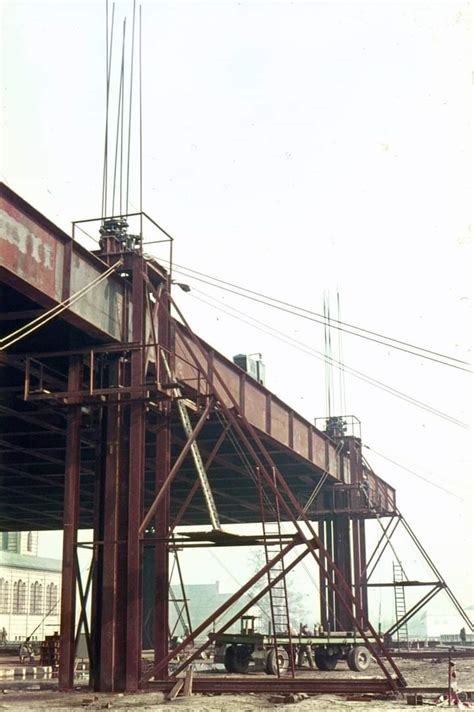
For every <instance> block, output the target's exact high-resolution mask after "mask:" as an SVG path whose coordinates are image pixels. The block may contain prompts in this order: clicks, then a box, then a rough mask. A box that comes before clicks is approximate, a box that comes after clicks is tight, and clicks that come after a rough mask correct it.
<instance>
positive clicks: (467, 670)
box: [0, 658, 474, 712]
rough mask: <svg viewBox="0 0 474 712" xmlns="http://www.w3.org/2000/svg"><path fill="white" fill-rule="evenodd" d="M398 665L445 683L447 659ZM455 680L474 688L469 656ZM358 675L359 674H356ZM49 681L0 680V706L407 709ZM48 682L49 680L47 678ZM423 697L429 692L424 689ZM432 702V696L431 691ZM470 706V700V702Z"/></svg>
mask: <svg viewBox="0 0 474 712" xmlns="http://www.w3.org/2000/svg"><path fill="white" fill-rule="evenodd" d="M399 666H400V669H401V671H402V673H403V675H404V676H405V678H406V680H407V682H408V685H409V686H414V687H418V686H422V685H428V686H437V687H441V686H445V685H447V677H448V664H447V661H446V660H443V661H442V662H441V661H435V659H433V661H430V660H424V661H413V660H399ZM456 670H457V674H458V680H459V690H472V689H474V659H472V658H471V659H463V660H458V661H457V662H456ZM348 673H349V670H347V668H346V667H345V666H344V665H341V668H340V669H338V670H336V671H334V672H332V673H321V672H317V673H311V672H308V673H301V674H302V675H304V676H305V677H306V676H307V675H311V676H312V675H318V676H321V677H325V678H328V677H329V678H334V677H336V678H345V679H347V678H349V677H351V676H354V677H355V676H356V675H354V673H351V674H348ZM366 676H367V677H372V676H379V670H378V668H377V667H376V666H375V665H373V666H372V667H371V668H369V670H368V671H367V673H366ZM357 677H360V675H358V676H357ZM47 686H48V683H42V682H41V681H33V680H32V681H29V682H26V681H23V682H21V683H20V682H13V681H7V680H4V681H0V691H1V692H0V710H3V709H13V710H15V712H18V711H19V710H28V711H34V710H46V709H49V710H51V712H59V711H60V710H91V712H92V711H94V712H95V710H102V709H109V710H118V711H119V712H120V711H122V710H126V709H129V710H130V709H132V710H154V711H155V712H172V710H180V712H254V711H255V710H276V709H281V710H285V712H286V711H288V712H291V711H293V710H298V712H316V711H318V712H319V711H321V710H344V709H346V710H347V709H351V710H359V711H360V712H368V711H369V710H373V711H374V712H383V711H384V710H387V711H388V710H402V709H404V710H406V709H407V702H406V700H405V699H403V698H401V699H399V700H395V699H392V700H377V699H371V700H370V701H369V700H365V701H349V700H348V699H347V695H334V694H331V695H329V694H325V695H314V696H310V697H308V698H306V699H303V700H302V701H300V702H296V703H278V704H277V703H275V702H272V701H270V700H269V695H256V694H246V695H214V696H210V695H193V696H192V697H178V698H177V699H175V700H173V701H172V702H168V701H166V700H165V699H164V696H163V695H162V694H161V693H156V692H146V693H141V694H135V695H128V694H97V693H94V692H90V691H89V690H88V689H87V687H85V686H81V687H80V688H79V689H77V690H76V691H75V692H72V693H61V692H58V691H57V690H55V689H40V688H44V687H47ZM49 686H50V687H51V684H50V683H49ZM424 699H425V701H426V702H428V695H427V694H426V693H424ZM431 700H432V701H431V704H434V696H431ZM471 704H472V705H473V709H474V703H471Z"/></svg>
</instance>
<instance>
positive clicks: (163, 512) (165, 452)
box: [154, 416, 170, 680]
mask: <svg viewBox="0 0 474 712" xmlns="http://www.w3.org/2000/svg"><path fill="white" fill-rule="evenodd" d="M169 471H170V428H169V417H168V416H167V424H166V426H165V428H164V429H163V430H161V431H160V432H159V433H158V434H157V437H156V491H157V492H158V491H159V490H160V488H161V486H162V484H163V482H164V481H165V479H166V477H167V475H168V473H169ZM169 501H170V497H169V491H168V492H167V493H166V495H165V496H164V497H163V499H162V501H161V503H160V506H159V507H158V511H157V514H156V525H155V530H156V536H157V538H158V539H159V541H157V542H156V547H155V628H154V641H155V663H159V662H161V660H163V659H164V658H165V657H166V656H167V655H168V638H169V635H168V600H169V555H168V543H167V541H166V540H167V539H168V536H169ZM167 677H168V666H165V667H163V668H162V669H161V670H160V673H159V679H161V680H166V678H167Z"/></svg>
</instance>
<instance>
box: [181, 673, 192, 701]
mask: <svg viewBox="0 0 474 712" xmlns="http://www.w3.org/2000/svg"><path fill="white" fill-rule="evenodd" d="M192 694H193V669H192V667H189V668H188V669H187V670H186V678H185V680H184V689H183V697H191V695H192Z"/></svg>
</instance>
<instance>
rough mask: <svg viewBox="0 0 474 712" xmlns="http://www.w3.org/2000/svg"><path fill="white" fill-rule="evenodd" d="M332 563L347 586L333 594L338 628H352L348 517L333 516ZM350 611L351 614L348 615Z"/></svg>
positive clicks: (350, 557)
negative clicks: (338, 593)
mask: <svg viewBox="0 0 474 712" xmlns="http://www.w3.org/2000/svg"><path fill="white" fill-rule="evenodd" d="M333 526H334V563H335V564H336V566H337V567H338V569H339V571H340V572H341V574H342V575H343V577H344V580H345V582H346V583H347V586H348V588H347V589H344V590H343V591H341V595H340V596H334V606H335V611H334V612H335V618H336V622H337V626H338V628H337V629H338V630H350V629H351V628H352V620H351V619H352V615H353V613H354V611H353V607H352V595H351V591H352V556H351V538H350V522H349V517H348V516H344V515H338V516H336V517H334V524H333ZM350 612H351V613H352V615H350Z"/></svg>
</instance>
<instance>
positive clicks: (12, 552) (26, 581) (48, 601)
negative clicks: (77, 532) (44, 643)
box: [0, 532, 61, 641]
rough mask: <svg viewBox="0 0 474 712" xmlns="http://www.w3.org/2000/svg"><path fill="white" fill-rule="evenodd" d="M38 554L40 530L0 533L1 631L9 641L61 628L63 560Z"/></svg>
mask: <svg viewBox="0 0 474 712" xmlns="http://www.w3.org/2000/svg"><path fill="white" fill-rule="evenodd" d="M37 553H38V532H3V533H0V630H1V629H2V628H5V630H6V631H7V639H8V641H17V640H18V641H20V640H25V638H27V637H28V636H32V638H33V639H34V640H43V639H44V637H45V635H51V634H52V633H54V631H55V630H57V631H59V621H60V594H61V561H59V560H57V559H49V558H44V557H41V556H38V555H37ZM35 629H36V630H35ZM33 631H34V632H33Z"/></svg>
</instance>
